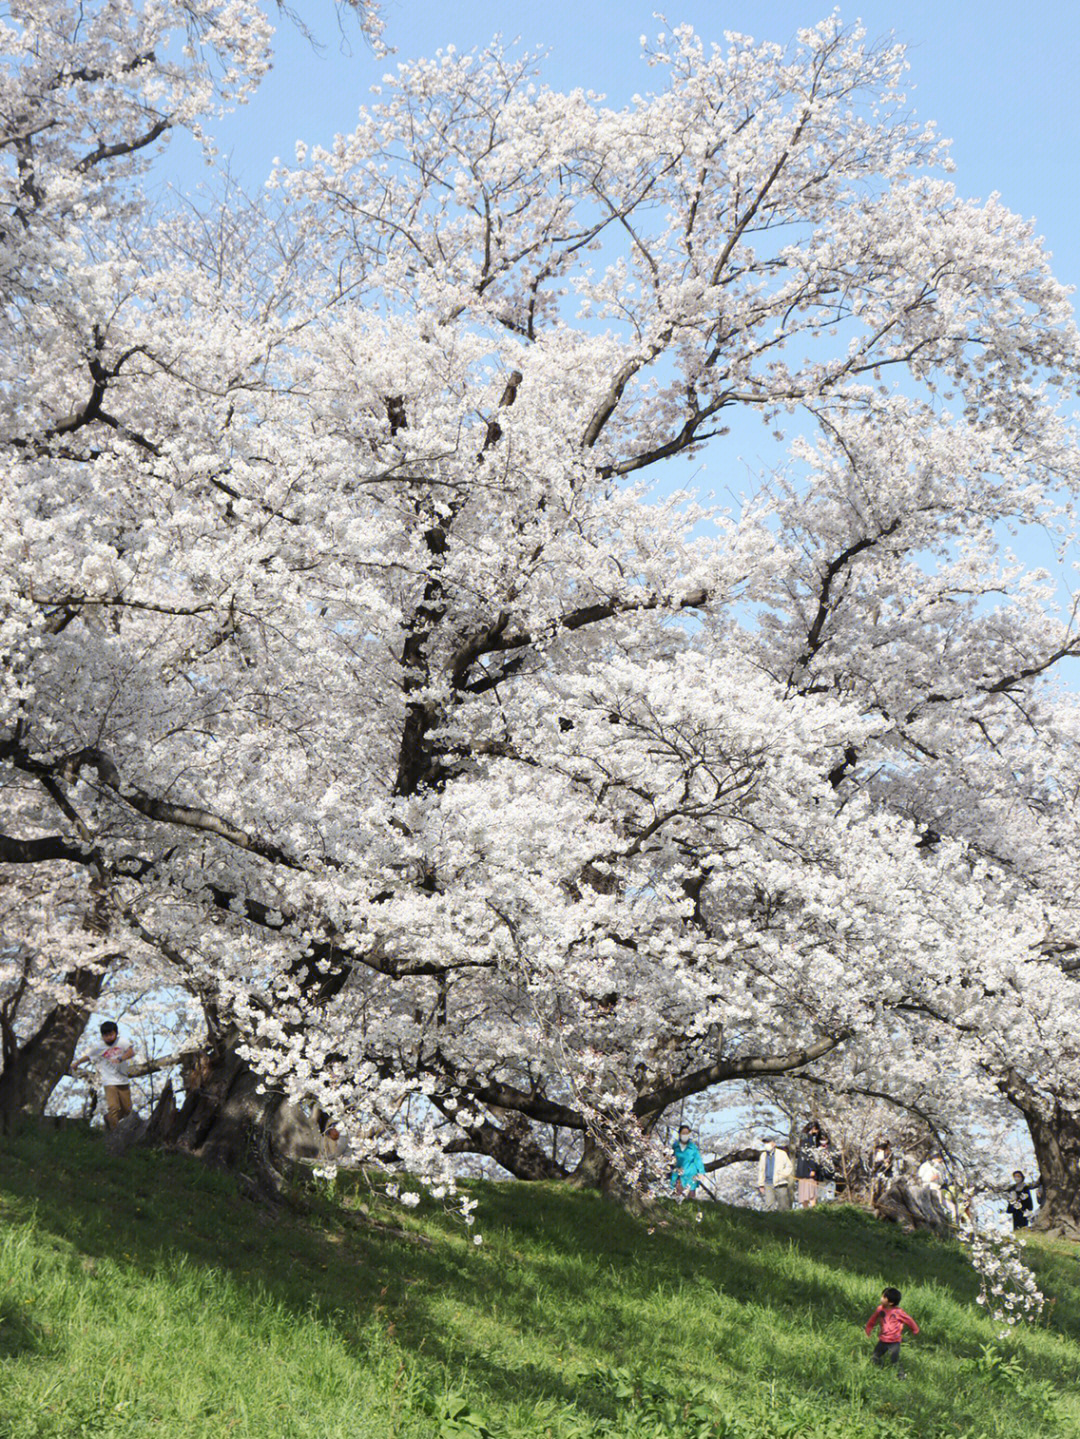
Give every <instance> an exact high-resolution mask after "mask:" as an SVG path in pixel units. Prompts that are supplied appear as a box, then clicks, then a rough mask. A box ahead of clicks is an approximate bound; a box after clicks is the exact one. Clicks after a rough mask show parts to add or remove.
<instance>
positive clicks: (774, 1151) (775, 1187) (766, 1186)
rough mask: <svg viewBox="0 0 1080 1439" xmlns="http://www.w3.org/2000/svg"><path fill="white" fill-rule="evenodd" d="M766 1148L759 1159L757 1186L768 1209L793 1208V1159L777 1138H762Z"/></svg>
mask: <svg viewBox="0 0 1080 1439" xmlns="http://www.w3.org/2000/svg"><path fill="white" fill-rule="evenodd" d="M762 1143H763V1144H764V1146H765V1147H764V1149H763V1150H762V1151H761V1156H760V1158H759V1159H758V1169H757V1187H758V1190H759V1191H760V1193H761V1195H762V1197H763V1198H764V1200H765V1208H766V1209H790V1208H791V1176H792V1172H793V1171H792V1168H791V1160H790V1159H789V1158H788V1152H787V1150H786V1149H781V1148H780V1147H779V1146H778V1145H777V1143H776V1140H775V1139H765V1140H762Z"/></svg>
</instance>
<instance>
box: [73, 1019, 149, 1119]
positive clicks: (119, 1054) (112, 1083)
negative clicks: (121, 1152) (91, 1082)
mask: <svg viewBox="0 0 1080 1439" xmlns="http://www.w3.org/2000/svg"><path fill="white" fill-rule="evenodd" d="M134 1058H135V1049H134V1046H133V1045H131V1044H130V1043H128V1041H126V1040H121V1038H120V1033H119V1031H118V1029H117V1027H116V1025H115V1023H114V1022H113V1021H112V1020H111V1019H107V1020H106V1021H105V1023H104V1024H103V1025H102V1026H101V1044H100V1045H99V1046H98V1047H97V1048H96V1049H90V1050H88V1051H87V1052H86V1054H84V1055H81V1056H80V1058H78V1059H77V1060H76V1061H75V1063H74V1064H73V1065H72V1066H71V1072H72V1074H77V1073H78V1072H79V1070H80V1069H82V1068H83V1067H84V1066H85V1065H88V1064H93V1065H95V1066H96V1067H97V1072H98V1078H99V1079H100V1081H101V1083H102V1085H103V1087H104V1089H105V1126H106V1128H108V1129H115V1128H116V1126H117V1125H118V1124H119V1123H120V1121H121V1119H124V1118H126V1117H127V1115H129V1114H130V1113H131V1081H130V1080H129V1079H128V1075H127V1070H126V1068H125V1065H126V1064H127V1062H128V1060H129V1059H134Z"/></svg>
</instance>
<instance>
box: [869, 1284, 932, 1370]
mask: <svg viewBox="0 0 1080 1439" xmlns="http://www.w3.org/2000/svg"><path fill="white" fill-rule="evenodd" d="M879 1324H880V1326H881V1333H880V1336H879V1337H878V1342H877V1343H876V1344H875V1346H874V1352H873V1354H872V1355H871V1356H870V1358H871V1361H872V1362H873V1363H874V1364H892V1365H893V1366H894V1368H895V1369H896V1373H897V1376H898V1377H899V1378H900V1379H904V1378H906V1375H905V1374H904V1366H903V1364H901V1362H900V1345H901V1344H902V1342H903V1339H904V1330H905V1329H910V1330H911V1332H912V1334H918V1332H919V1326H918V1325H917V1324H916V1323H915V1321H914V1319H912V1317H911V1315H910V1314H905V1313H904V1311H903V1310H902V1309H901V1308H900V1291H899V1289H893V1288H892V1287H891V1286H890V1287H889V1288H888V1289H883V1290H882V1291H881V1303H880V1304H879V1305H878V1307H877V1308H876V1309H875V1310H874V1312H873V1314H871V1316H870V1318H869V1319H868V1320H867V1321H866V1332H867V1334H873V1332H874V1330H875V1329H876V1328H877V1327H878V1325H879Z"/></svg>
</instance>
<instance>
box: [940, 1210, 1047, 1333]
mask: <svg viewBox="0 0 1080 1439" xmlns="http://www.w3.org/2000/svg"><path fill="white" fill-rule="evenodd" d="M961 1239H962V1242H964V1243H965V1244H966V1245H967V1250H968V1257H969V1259H970V1260H971V1263H972V1265H973V1267H974V1269H975V1272H976V1274H978V1276H979V1293H978V1295H977V1296H976V1299H975V1303H976V1304H980V1305H982V1306H983V1308H984V1309H985V1310H986V1312H987V1313H988V1314H989V1315H990V1318H991V1319H993V1320H994V1322H995V1323H996V1324H1000V1325H1001V1326H1003V1327H1002V1328H1001V1330H1000V1331H999V1333H1000V1337H1002V1338H1004V1337H1005V1336H1006V1335H1007V1334H1008V1333H1009V1330H1010V1328H1011V1327H1013V1326H1014V1325H1016V1324H1018V1323H1024V1322H1027V1323H1030V1324H1033V1323H1035V1322H1036V1320H1037V1319H1038V1318H1039V1315H1040V1314H1041V1313H1042V1311H1043V1306H1044V1305H1045V1303H1046V1296H1045V1294H1043V1292H1042V1291H1041V1290H1040V1288H1039V1284H1038V1280H1037V1279H1036V1277H1035V1275H1034V1273H1033V1272H1032V1271H1031V1270H1030V1269H1029V1268H1028V1266H1027V1265H1026V1264H1025V1263H1024V1261H1023V1258H1022V1253H1023V1243H1024V1241H1023V1239H1022V1238H1020V1237H1018V1236H1017V1235H1015V1234H1009V1233H1005V1232H999V1233H995V1232H993V1231H988V1230H974V1231H973V1232H971V1233H970V1234H968V1235H966V1236H965V1235H964V1234H963V1233H961Z"/></svg>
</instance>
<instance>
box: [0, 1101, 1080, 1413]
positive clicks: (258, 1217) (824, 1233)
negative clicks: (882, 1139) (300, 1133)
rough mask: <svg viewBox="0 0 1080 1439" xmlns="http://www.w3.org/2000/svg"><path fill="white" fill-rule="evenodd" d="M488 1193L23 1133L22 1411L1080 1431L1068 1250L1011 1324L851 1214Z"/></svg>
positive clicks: (526, 1190)
mask: <svg viewBox="0 0 1080 1439" xmlns="http://www.w3.org/2000/svg"><path fill="white" fill-rule="evenodd" d="M471 1193H472V1195H473V1197H474V1198H475V1199H476V1200H477V1201H478V1208H477V1210H476V1225H475V1230H469V1229H467V1228H466V1227H465V1226H463V1225H462V1223H461V1221H460V1220H459V1219H456V1218H454V1217H452V1216H450V1215H447V1214H446V1213H445V1212H444V1211H443V1209H442V1208H441V1206H440V1205H438V1204H437V1203H436V1202H435V1201H433V1200H430V1199H428V1198H425V1199H424V1200H423V1202H422V1203H421V1205H420V1206H419V1208H418V1209H416V1210H412V1211H408V1212H405V1211H403V1210H402V1209H400V1208H399V1207H395V1206H391V1205H390V1204H389V1203H388V1202H387V1201H385V1199H383V1198H380V1197H379V1196H377V1195H376V1194H374V1193H372V1192H371V1191H370V1190H369V1189H368V1187H367V1186H366V1185H365V1183H364V1182H363V1180H361V1179H358V1178H356V1177H354V1176H350V1177H349V1179H348V1182H347V1183H343V1184H339V1187H338V1190H337V1192H336V1194H335V1195H334V1196H330V1195H329V1194H327V1195H325V1196H323V1197H321V1198H319V1199H318V1200H317V1202H316V1203H315V1205H314V1206H313V1208H312V1210H311V1212H309V1213H307V1214H304V1215H296V1214H293V1213H291V1212H283V1213H281V1214H279V1215H277V1216H270V1215H268V1214H267V1213H266V1212H265V1211H264V1210H262V1209H260V1208H259V1207H258V1206H257V1205H255V1204H253V1203H251V1202H249V1201H247V1200H245V1199H243V1198H241V1197H240V1196H239V1195H238V1193H237V1190H236V1185H235V1181H233V1180H231V1179H229V1178H228V1177H226V1176H224V1175H220V1174H214V1173H210V1172H208V1171H206V1170H204V1169H202V1168H201V1167H200V1166H198V1165H197V1164H194V1163H192V1162H191V1161H188V1160H185V1159H183V1158H181V1157H180V1156H161V1155H153V1154H149V1153H135V1154H131V1155H129V1156H126V1157H125V1158H122V1159H114V1158H109V1157H107V1156H106V1154H105V1152H104V1148H103V1145H102V1142H101V1139H100V1138H99V1137H98V1136H96V1135H92V1134H89V1133H85V1132H80V1131H70V1130H68V1131H61V1132H54V1131H44V1130H43V1131H41V1132H34V1133H30V1134H27V1135H25V1136H23V1137H22V1138H20V1139H18V1140H16V1141H15V1142H14V1143H12V1144H8V1145H6V1146H5V1148H4V1150H3V1153H2V1156H0V1436H2V1439H46V1436H48V1439H91V1436H93V1439H134V1436H145V1435H161V1436H165V1439H225V1436H235V1439H389V1436H396V1439H480V1436H488V1435H489V1436H518V1435H521V1436H551V1439H585V1436H594V1435H596V1436H610V1439H615V1436H618V1439H673V1436H679V1439H682V1436H687V1439H691V1436H692V1439H706V1436H707V1439H886V1436H889V1439H896V1436H900V1439H903V1436H919V1439H937V1436H940V1439H944V1436H949V1439H960V1436H963V1439H1042V1436H1045V1439H1080V1382H1078V1381H1080V1264H1078V1262H1077V1255H1076V1252H1075V1250H1073V1249H1070V1248H1069V1247H1067V1246H1050V1245H1036V1244H1032V1245H1031V1246H1030V1247H1029V1251H1028V1254H1029V1259H1030V1260H1031V1262H1032V1263H1033V1264H1034V1266H1035V1268H1036V1269H1037V1270H1038V1272H1039V1274H1040V1276H1041V1278H1042V1281H1043V1287H1044V1289H1045V1290H1046V1291H1047V1292H1048V1293H1049V1294H1050V1295H1051V1296H1053V1298H1054V1299H1055V1301H1056V1302H1055V1303H1054V1305H1053V1308H1052V1310H1051V1311H1050V1313H1049V1315H1048V1317H1047V1318H1046V1320H1045V1322H1044V1324H1043V1326H1042V1327H1040V1328H1038V1329H1035V1330H1028V1331H1026V1332H1025V1333H1024V1334H1022V1335H1019V1336H1018V1337H1017V1338H1015V1339H1010V1340H1008V1341H999V1340H998V1339H997V1337H996V1329H995V1327H994V1326H993V1325H992V1324H991V1323H990V1321H989V1320H988V1319H986V1318H985V1317H984V1316H983V1315H982V1313H981V1311H980V1310H979V1309H978V1308H977V1307H976V1306H975V1304H974V1303H973V1299H974V1295H975V1292H976V1288H977V1286H976V1282H975V1277H974V1274H973V1273H972V1271H971V1270H970V1268H969V1267H968V1266H967V1264H966V1263H965V1261H964V1259H963V1257H962V1256H961V1255H960V1253H959V1251H958V1250H957V1249H956V1248H955V1247H954V1246H952V1245H948V1244H944V1243H941V1242H938V1241H935V1240H933V1239H930V1238H927V1237H922V1236H918V1237H908V1236H905V1235H903V1234H900V1233H898V1232H897V1231H895V1230H894V1229H891V1228H889V1227H887V1226H885V1225H883V1224H881V1223H879V1222H878V1221H875V1220H874V1219H872V1218H870V1217H868V1216H867V1215H865V1214H863V1213H861V1212H859V1211H856V1210H854V1209H849V1208H846V1207H839V1206H835V1207H831V1208H828V1209H823V1210H818V1211H816V1212H814V1213H811V1214H805V1215H802V1214H790V1215H765V1214H757V1213H751V1212H747V1211H742V1210H735V1209H728V1208H725V1207H723V1206H719V1205H713V1204H705V1205H703V1206H702V1213H701V1217H700V1219H698V1218H697V1208H696V1206H691V1205H687V1206H684V1207H683V1208H682V1209H681V1210H677V1209H675V1208H674V1207H673V1206H668V1205H663V1206H661V1210H660V1212H659V1213H657V1214H656V1215H655V1216H651V1217H650V1218H649V1219H647V1220H642V1219H637V1218H634V1217H632V1216H630V1215H628V1214H625V1213H623V1212H622V1211H621V1210H619V1209H617V1208H615V1207H614V1206H613V1205H611V1204H609V1203H606V1202H605V1201H603V1200H601V1199H600V1198H598V1197H597V1196H595V1195H591V1194H576V1193H571V1192H569V1191H567V1190H564V1189H559V1188H557V1187H553V1186H526V1185H515V1184H506V1185H495V1184H477V1185H475V1186H472V1187H471ZM361 1204H362V1205H363V1206H364V1208H365V1209H366V1211H367V1212H366V1213H364V1212H362V1211H361V1210H360V1208H359V1206H360V1205H361ZM660 1221H665V1222H660ZM379 1222H381V1223H383V1224H387V1225H394V1226H400V1227H402V1228H403V1229H405V1230H406V1231H408V1233H409V1235H410V1236H412V1238H411V1239H404V1238H398V1237H394V1236H393V1235H391V1234H388V1233H386V1232H384V1231H380V1230H378V1229H376V1228H374V1227H373V1226H374V1225H375V1224H376V1223H379ZM477 1231H478V1232H479V1233H480V1234H482V1236H483V1244H482V1245H481V1246H476V1245H474V1243H473V1237H474V1233H475V1232H477ZM424 1241H426V1242H424ZM884 1284H895V1285H897V1286H898V1287H899V1288H901V1289H902V1290H903V1292H904V1307H905V1308H906V1309H908V1310H909V1312H911V1313H913V1314H914V1315H915V1317H916V1319H917V1320H918V1321H919V1323H920V1325H921V1326H922V1328H923V1332H922V1334H921V1335H920V1336H919V1337H918V1338H917V1339H915V1340H914V1341H913V1342H912V1343H911V1345H910V1351H909V1349H908V1345H905V1354H906V1360H907V1364H908V1369H909V1377H908V1379H907V1381H906V1382H901V1381H899V1380H898V1379H897V1378H896V1377H895V1376H894V1375H892V1374H888V1373H884V1372H882V1371H878V1370H875V1369H873V1368H872V1367H871V1365H870V1364H869V1357H868V1356H869V1351H870V1348H871V1344H870V1341H868V1340H867V1339H866V1338H865V1336H864V1334H863V1332H862V1324H863V1323H864V1322H865V1320H866V1317H867V1316H868V1314H869V1313H870V1311H871V1309H872V1308H873V1306H874V1304H875V1302H876V1300H877V1298H878V1295H879V1294H880V1292H881V1288H882V1286H883V1285H884Z"/></svg>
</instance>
